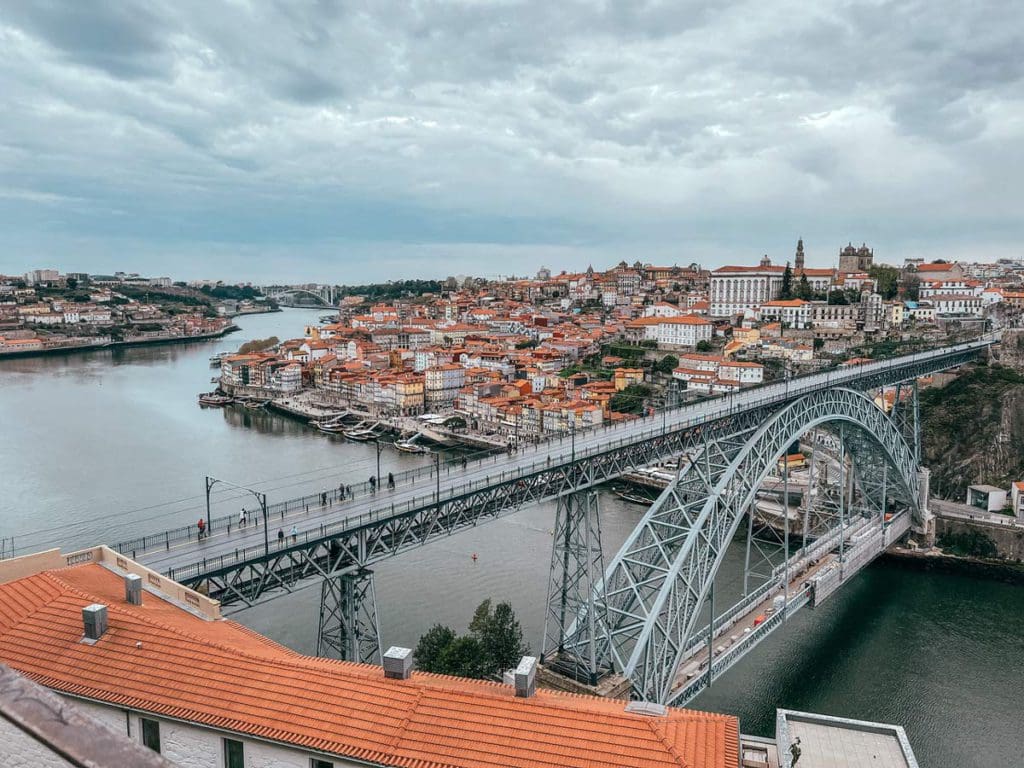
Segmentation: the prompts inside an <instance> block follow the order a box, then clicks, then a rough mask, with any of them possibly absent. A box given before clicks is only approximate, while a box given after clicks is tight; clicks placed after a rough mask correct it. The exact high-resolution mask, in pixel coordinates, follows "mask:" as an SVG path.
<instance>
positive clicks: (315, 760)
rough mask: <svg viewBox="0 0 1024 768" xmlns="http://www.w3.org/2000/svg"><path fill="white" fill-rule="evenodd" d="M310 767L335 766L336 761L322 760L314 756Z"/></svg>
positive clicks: (332, 767)
mask: <svg viewBox="0 0 1024 768" xmlns="http://www.w3.org/2000/svg"><path fill="white" fill-rule="evenodd" d="M309 768H334V763H332V762H331V761H330V760H321V759H320V758H318V757H314V758H313V759H312V760H310V761H309Z"/></svg>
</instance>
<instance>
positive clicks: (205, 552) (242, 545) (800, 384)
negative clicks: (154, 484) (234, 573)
mask: <svg viewBox="0 0 1024 768" xmlns="http://www.w3.org/2000/svg"><path fill="white" fill-rule="evenodd" d="M993 341H994V339H992V338H985V339H982V340H979V341H974V342H970V343H967V344H961V345H958V346H955V347H947V348H943V349H939V350H931V351H929V352H922V353H919V354H916V355H908V356H904V357H899V358H892V359H890V360H884V361H879V362H876V363H867V364H864V365H859V366H855V367H850V368H847V369H838V370H832V371H828V372H826V373H819V374H813V375H810V376H804V377H799V378H795V379H790V380H788V381H785V382H777V383H773V384H768V385H765V386H761V387H757V388H753V389H750V390H745V391H742V392H738V393H734V394H730V395H726V396H722V397H717V398H713V399H709V400H704V401H700V402H697V403H694V404H690V405H687V406H683V407H681V408H675V409H671V410H665V411H662V412H661V413H659V414H656V415H653V416H647V417H644V418H640V419H636V420H634V421H630V422H625V423H620V424H616V425H610V426H606V427H602V428H598V429H595V430H588V431H585V432H584V431H580V432H578V433H576V434H575V435H574V436H570V435H566V436H563V437H560V438H557V439H554V440H552V441H549V442H546V443H541V444H539V445H536V446H531V447H528V448H527V449H526V450H522V451H519V452H517V453H513V454H509V455H504V454H503V455H500V456H495V457H493V458H486V459H482V460H480V461H474V462H470V463H469V465H468V466H467V467H466V468H464V469H463V468H461V467H458V466H455V467H447V468H442V470H441V478H440V494H441V498H442V499H444V498H449V497H452V496H457V495H460V494H463V493H468V492H470V491H479V490H480V489H486V488H489V487H490V486H492V485H494V484H496V483H498V482H501V481H505V480H510V479H515V478H516V477H519V476H526V475H529V474H531V473H532V472H537V471H541V470H543V469H544V468H545V467H551V466H560V465H567V464H571V463H573V462H575V461H578V460H579V459H581V458H584V457H586V456H590V455H595V454H598V453H602V452H605V451H608V450H610V449H612V448H614V447H615V446H626V445H633V444H637V443H641V442H643V441H646V440H649V439H651V438H652V437H655V436H658V435H662V434H665V433H666V432H673V431H676V430H680V429H685V428H687V427H692V426H696V425H699V424H702V423H705V422H710V421H713V420H717V419H721V418H725V417H729V416H730V415H734V414H736V413H738V412H741V411H747V410H751V409H755V408H760V407H765V406H771V405H776V404H781V403H785V402H787V401H790V400H793V399H795V398H798V397H800V396H802V395H804V394H807V393H809V392H812V391H815V390H818V389H822V388H829V387H837V386H846V387H851V388H854V389H856V388H862V389H863V388H869V387H872V386H878V385H879V384H881V383H895V382H897V381H903V380H907V379H909V378H913V377H915V376H919V375H924V374H925V373H928V372H934V371H938V370H943V369H944V368H949V367H953V366H956V365H960V364H962V363H963V362H965V361H966V360H967V359H968V358H969V357H970V356H971V355H973V354H974V353H976V352H977V351H978V350H980V349H982V348H984V347H986V346H988V345H990V344H991V343H993ZM436 483H437V479H436V477H430V476H428V477H422V476H420V477H415V478H412V479H410V480H408V481H407V482H403V483H399V484H398V486H397V487H396V488H395V489H394V490H390V491H389V490H386V489H379V490H378V491H377V493H376V494H374V495H363V496H361V497H357V498H355V499H350V500H346V501H345V502H342V503H340V504H328V505H327V506H323V507H316V508H313V507H310V508H308V510H307V509H305V508H303V509H301V510H296V511H294V512H290V513H288V514H287V515H281V516H279V515H274V517H273V518H272V519H271V521H270V539H271V551H274V550H275V549H277V548H279V545H278V542H277V532H278V530H283V531H284V533H285V534H286V536H285V539H284V542H283V545H284V546H285V547H287V546H290V545H293V544H294V543H301V542H303V541H315V540H317V539H318V538H322V537H323V535H324V531H326V530H328V528H330V529H331V531H333V530H336V529H337V528H338V526H339V525H340V526H343V527H344V528H345V529H349V528H351V527H357V526H364V525H366V526H368V525H380V524H382V523H385V522H386V521H387V520H388V519H391V518H393V517H394V516H396V515H402V514H406V513H408V512H410V511H411V510H414V509H418V508H423V507H429V506H431V505H432V504H434V503H436V498H437V497H436V495H435V493H436V491H437V484H436ZM292 526H295V527H296V528H297V530H298V535H297V537H296V539H297V541H293V539H292V537H291V536H290V532H291V528H292ZM159 538H160V537H154V538H153V541H154V542H156V541H159ZM263 543H264V531H263V525H262V521H261V522H260V523H259V524H258V525H254V524H252V523H250V524H249V525H248V526H247V527H246V528H242V529H240V528H237V527H233V528H232V529H231V530H214V531H212V532H210V535H209V536H208V537H206V538H204V539H202V540H200V541H197V540H196V539H194V538H192V539H189V540H187V541H184V542H181V543H179V544H176V545H175V544H170V545H169V546H159V544H155V543H151V544H150V545H149V550H148V551H137V550H135V549H132V548H131V547H130V546H129V547H128V548H125V546H124V545H119V546H117V547H115V548H117V549H118V550H119V551H121V552H123V553H125V554H129V555H131V556H132V557H133V558H135V559H137V560H138V561H139V562H141V563H143V564H145V565H147V566H148V567H150V568H153V569H155V570H158V571H161V572H163V573H165V574H167V575H169V576H171V577H172V578H175V571H181V569H182V568H183V567H188V566H191V567H189V568H188V571H189V573H190V574H193V575H194V573H196V572H203V571H205V570H206V566H205V563H212V562H213V561H216V560H218V559H222V558H232V559H234V560H236V561H237V558H238V555H237V553H238V552H241V551H243V550H247V551H246V552H245V553H244V554H243V555H242V557H250V553H252V554H251V556H252V557H253V558H256V557H261V556H263V554H264V553H263V551H262V547H263ZM257 552H259V554H258V555H257V554H255V553H257ZM211 567H212V566H211Z"/></svg>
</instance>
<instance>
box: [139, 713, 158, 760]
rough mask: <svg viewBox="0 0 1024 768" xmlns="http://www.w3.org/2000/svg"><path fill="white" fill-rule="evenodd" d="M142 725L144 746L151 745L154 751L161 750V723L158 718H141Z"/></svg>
mask: <svg viewBox="0 0 1024 768" xmlns="http://www.w3.org/2000/svg"><path fill="white" fill-rule="evenodd" d="M139 724H140V725H141V726H142V746H144V747H149V748H150V749H152V750H153V751H154V752H159V751H160V723H158V722H157V721H156V720H148V719H147V718H145V717H140V718H139Z"/></svg>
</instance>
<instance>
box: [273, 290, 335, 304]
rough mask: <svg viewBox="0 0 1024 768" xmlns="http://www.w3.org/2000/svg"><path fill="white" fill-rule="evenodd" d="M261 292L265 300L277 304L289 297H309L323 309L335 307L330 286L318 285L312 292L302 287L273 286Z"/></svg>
mask: <svg viewBox="0 0 1024 768" xmlns="http://www.w3.org/2000/svg"><path fill="white" fill-rule="evenodd" d="M263 292H264V293H265V294H266V296H267V298H269V299H273V300H274V301H278V302H280V301H281V300H282V299H285V298H287V297H289V296H292V297H294V296H309V297H310V298H313V299H316V300H318V301H319V302H320V303H321V304H322V305H323V306H325V307H333V306H334V305H335V304H334V286H332V285H320V286H317V287H316V288H315V289H312V290H311V289H309V288H303V287H292V286H285V287H280V286H275V287H273V288H270V287H268V288H264V289H263Z"/></svg>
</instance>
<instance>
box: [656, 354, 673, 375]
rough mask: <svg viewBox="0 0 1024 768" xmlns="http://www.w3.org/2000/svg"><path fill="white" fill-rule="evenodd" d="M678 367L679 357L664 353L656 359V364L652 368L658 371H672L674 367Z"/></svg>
mask: <svg viewBox="0 0 1024 768" xmlns="http://www.w3.org/2000/svg"><path fill="white" fill-rule="evenodd" d="M678 367H679V358H678V357H676V356H675V355H665V356H664V357H663V358H661V360H659V361H658V363H657V365H655V366H654V370H656V371H658V372H659V373H672V371H674V370H675V369H676V368H678Z"/></svg>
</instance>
